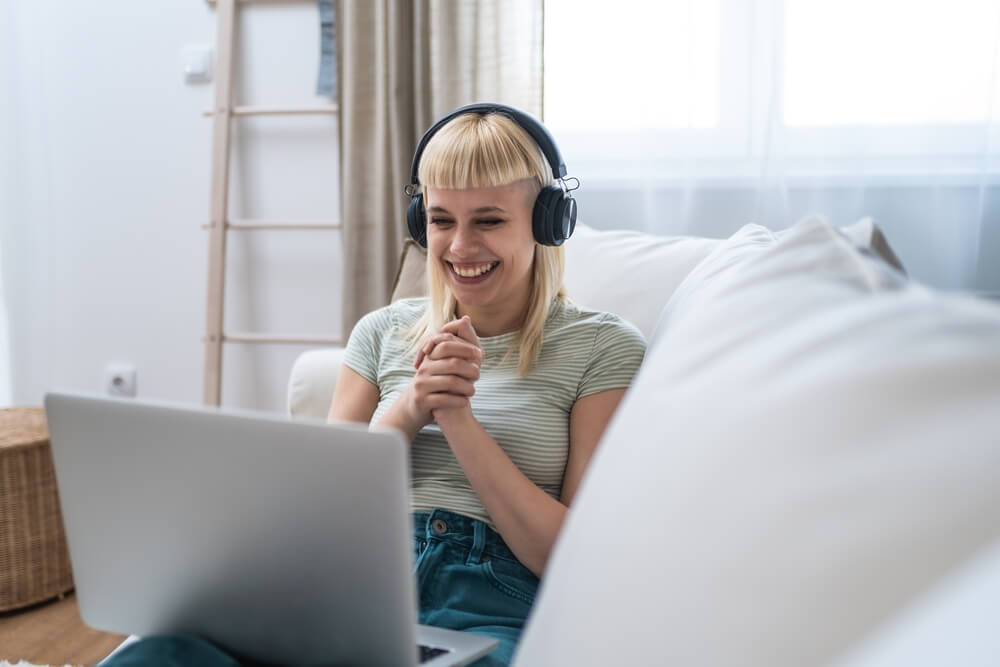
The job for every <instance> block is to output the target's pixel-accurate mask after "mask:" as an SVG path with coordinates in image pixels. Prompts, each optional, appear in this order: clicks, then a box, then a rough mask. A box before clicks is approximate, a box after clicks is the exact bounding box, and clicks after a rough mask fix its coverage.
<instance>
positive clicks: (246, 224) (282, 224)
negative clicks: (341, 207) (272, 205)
mask: <svg viewBox="0 0 1000 667" xmlns="http://www.w3.org/2000/svg"><path fill="white" fill-rule="evenodd" d="M226 227H227V228H228V229H248V230H260V229H282V230H289V229H340V228H341V227H343V225H342V224H341V223H340V222H338V221H337V220H229V221H227V223H226ZM201 228H202V229H211V228H212V225H210V224H209V223H204V224H202V226H201Z"/></svg>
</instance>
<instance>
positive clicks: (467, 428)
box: [436, 410, 566, 576]
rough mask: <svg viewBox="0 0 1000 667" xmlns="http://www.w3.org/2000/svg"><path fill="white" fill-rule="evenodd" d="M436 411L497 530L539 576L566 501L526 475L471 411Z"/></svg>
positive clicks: (564, 509) (559, 523)
mask: <svg viewBox="0 0 1000 667" xmlns="http://www.w3.org/2000/svg"><path fill="white" fill-rule="evenodd" d="M436 417H437V422H438V425H439V426H440V427H441V431H442V433H444V436H445V437H446V438H447V440H448V442H449V444H450V445H451V449H452V451H453V452H454V454H455V458H456V459H458V463H459V465H460V466H461V467H462V470H463V471H464V472H465V475H466V477H467V478H468V479H469V483H470V484H471V485H472V488H473V489H474V490H475V491H476V494H477V495H478V496H479V499H480V500H481V501H482V503H483V506H484V507H485V508H486V511H487V512H489V515H490V518H491V519H492V520H493V523H494V524H495V525H496V527H497V531H498V532H499V533H500V535H501V536H502V537H503V539H504V541H505V542H506V543H507V545H508V546H509V547H510V548H511V551H513V552H514V555H516V556H517V557H518V559H519V560H520V561H521V562H522V563H523V564H524V565H525V566H526V567H527V568H528V569H529V570H531V571H532V572H534V573H535V574H536V575H538V576H541V573H542V571H543V570H544V569H545V564H546V563H547V562H548V558H549V554H550V552H551V551H552V546H553V545H554V544H555V541H556V537H557V536H558V535H559V530H560V528H561V527H562V523H563V520H564V519H565V517H566V506H565V505H563V504H562V503H561V502H559V501H558V500H556V499H555V498H553V497H551V496H550V495H548V494H547V493H545V492H544V491H542V490H541V489H540V488H539V487H538V486H537V485H536V484H535V483H534V482H532V481H531V480H530V479H528V478H527V477H526V476H525V475H524V473H522V472H521V471H520V470H519V469H518V467H517V466H516V465H514V462H513V461H511V460H510V457H508V456H507V454H506V452H504V451H503V448H501V447H500V445H498V444H497V442H496V441H495V440H494V439H493V438H492V437H491V436H490V435H489V433H487V432H486V430H485V429H484V428H483V426H482V424H480V423H479V422H478V421H477V420H476V419H475V417H473V416H472V412H471V411H469V410H464V411H459V410H448V411H444V410H439V411H437V412H436Z"/></svg>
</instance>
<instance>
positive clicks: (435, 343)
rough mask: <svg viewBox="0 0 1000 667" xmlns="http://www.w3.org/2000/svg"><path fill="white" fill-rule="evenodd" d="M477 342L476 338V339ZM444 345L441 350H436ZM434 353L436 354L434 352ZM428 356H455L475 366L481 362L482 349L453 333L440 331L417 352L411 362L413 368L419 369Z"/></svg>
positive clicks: (438, 357) (437, 357)
mask: <svg viewBox="0 0 1000 667" xmlns="http://www.w3.org/2000/svg"><path fill="white" fill-rule="evenodd" d="M476 340H477V341H478V338H477V339H476ZM442 345H446V346H445V347H443V348H442V349H441V350H437V348H439V347H441V346H442ZM435 351H436V352H435ZM428 356H431V357H432V358H436V359H441V358H443V357H445V356H457V357H461V358H463V359H468V360H470V361H473V362H475V363H477V364H481V363H482V362H483V357H484V353H483V349H482V348H481V347H479V344H478V342H477V343H470V342H468V341H467V340H466V339H464V338H460V337H459V336H456V335H455V334H453V333H449V332H445V331H443V330H442V331H441V332H440V333H436V334H434V335H433V336H431V337H430V338H428V339H427V340H426V341H425V342H424V344H423V345H421V347H420V349H419V350H418V351H417V358H416V360H414V362H413V367H414V368H420V364H421V363H423V361H424V359H425V358H427V357H428Z"/></svg>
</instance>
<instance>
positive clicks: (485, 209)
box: [427, 206, 507, 214]
mask: <svg viewBox="0 0 1000 667" xmlns="http://www.w3.org/2000/svg"><path fill="white" fill-rule="evenodd" d="M427 212H428V213H448V212H449V211H448V209H446V208H444V207H443V206H431V207H430V208H429V209H427ZM472 212H473V213H480V214H481V213H506V212H507V211H505V210H504V209H502V208H500V207H499V206H480V207H479V208H477V209H475V210H474V211H472Z"/></svg>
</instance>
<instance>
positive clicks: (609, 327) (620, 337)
mask: <svg viewBox="0 0 1000 667" xmlns="http://www.w3.org/2000/svg"><path fill="white" fill-rule="evenodd" d="M596 329H597V331H596V333H595V336H594V345H593V347H592V349H591V352H590V358H589V359H588V361H587V367H586V371H584V374H583V377H582V378H581V380H580V387H579V390H578V392H577V396H576V397H577V398H578V399H579V398H583V397H584V396H588V395H590V394H596V393H598V392H601V391H608V390H610V389H625V388H627V387H628V386H629V384H631V382H632V378H633V377H634V376H635V374H636V371H638V370H639V366H640V364H642V359H643V357H644V356H645V354H646V340H645V339H644V338H643V337H642V333H640V332H639V330H638V329H636V328H635V326H633V325H632V324H630V323H628V322H626V321H625V320H623V319H622V318H620V317H618V316H617V315H613V314H611V313H605V314H604V315H603V317H602V318H601V320H600V321H599V322H598V323H597V325H596Z"/></svg>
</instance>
